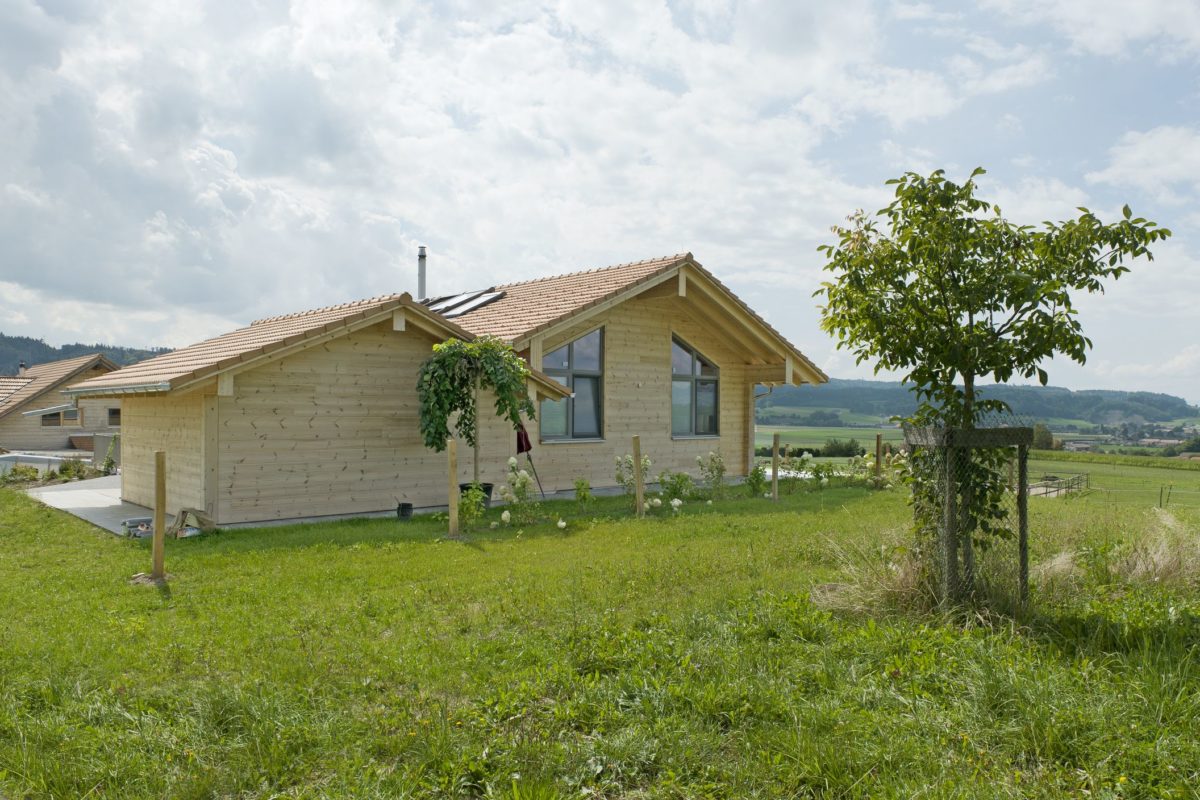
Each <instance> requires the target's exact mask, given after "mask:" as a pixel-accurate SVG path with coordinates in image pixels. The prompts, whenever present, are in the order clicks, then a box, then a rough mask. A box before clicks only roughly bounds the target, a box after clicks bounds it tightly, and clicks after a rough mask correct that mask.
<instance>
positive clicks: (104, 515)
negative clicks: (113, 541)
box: [29, 475, 174, 536]
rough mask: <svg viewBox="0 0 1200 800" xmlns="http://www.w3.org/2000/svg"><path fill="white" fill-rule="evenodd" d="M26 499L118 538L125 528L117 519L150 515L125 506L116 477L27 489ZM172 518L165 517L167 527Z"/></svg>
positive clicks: (141, 508) (149, 511) (128, 504)
mask: <svg viewBox="0 0 1200 800" xmlns="http://www.w3.org/2000/svg"><path fill="white" fill-rule="evenodd" d="M29 496H30V497H32V498H33V499H35V500H38V501H40V502H42V503H45V504H46V505H48V506H50V507H51V508H57V509H60V510H62V511H66V512H67V513H68V514H74V515H75V516H77V517H79V518H80V519H84V520H87V521H88V522H90V523H92V524H93V525H97V526H99V527H101V528H104V530H106V531H111V532H113V533H116V534H119V535H122V536H124V535H125V529H124V528H123V527H121V520H125V519H129V518H130V517H149V516H152V515H153V513H154V512H152V511H151V510H150V509H148V508H146V507H145V506H139V505H135V504H133V503H126V502H125V501H124V500H122V499H121V476H120V475H107V476H105V477H103V478H92V479H91V480H86V481H72V482H71V483H58V484H55V485H53V486H38V487H36V488H34V489H30V490H29ZM173 519H174V517H173V516H172V515H170V514H168V515H167V524H168V525H170V524H171V521H172V520H173Z"/></svg>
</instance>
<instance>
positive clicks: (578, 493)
mask: <svg viewBox="0 0 1200 800" xmlns="http://www.w3.org/2000/svg"><path fill="white" fill-rule="evenodd" d="M595 499H596V498H595V497H593V496H592V485H591V484H590V483H588V479H587V478H576V479H575V505H577V506H579V510H580V511H586V510H587V509H588V507H589V506H591V504H592V503H593V502H594V501H595Z"/></svg>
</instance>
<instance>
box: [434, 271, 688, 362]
mask: <svg viewBox="0 0 1200 800" xmlns="http://www.w3.org/2000/svg"><path fill="white" fill-rule="evenodd" d="M691 259H692V255H691V253H679V254H677V255H673V256H667V257H665V258H652V259H648V260H646V261H635V262H632V263H629V264H618V265H617V266H614V267H601V268H599V269H590V270H584V271H582V272H571V273H568V274H566V275H554V276H552V277H549V278H538V279H536V280H530V281H522V282H520V283H509V284H505V285H503V286H497V287H496V289H495V290H496V291H502V292H504V296H503V297H501V298H499V299H498V300H494V301H492V302H491V303H488V304H487V305H485V306H483V307H481V308H478V309H475V310H474V311H471V312H468V313H466V314H463V315H462V316H458V317H455V318H454V321H455V322H457V323H459V324H460V325H462V326H463V327H464V328H466V329H467V330H469V331H471V332H472V333H474V334H476V335H479V336H483V335H490V336H498V337H499V338H501V339H504V340H505V341H509V342H512V341H516V340H517V339H520V338H522V337H524V336H527V335H529V334H530V333H532V332H534V331H536V330H538V329H540V328H543V327H546V326H548V325H550V324H553V323H554V322H556V321H558V320H560V319H563V318H564V317H568V316H570V315H572V314H576V313H578V312H580V311H582V310H583V309H585V308H587V307H589V306H592V305H596V304H598V303H602V302H604V301H605V300H607V299H608V298H610V297H613V296H615V295H618V294H620V293H621V292H623V291H625V290H626V289H628V288H630V287H632V286H634V285H636V284H639V283H642V282H643V281H645V280H648V279H650V278H652V277H654V276H655V275H657V274H659V273H662V272H666V271H668V270H670V269H673V268H674V267H677V266H679V265H681V264H684V263H687V262H689V261H691Z"/></svg>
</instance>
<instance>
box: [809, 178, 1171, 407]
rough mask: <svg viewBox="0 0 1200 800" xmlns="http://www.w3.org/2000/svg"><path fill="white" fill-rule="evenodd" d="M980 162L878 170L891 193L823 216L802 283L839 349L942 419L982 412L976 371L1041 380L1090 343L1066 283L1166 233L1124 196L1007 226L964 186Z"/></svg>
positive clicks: (1096, 283)
mask: <svg viewBox="0 0 1200 800" xmlns="http://www.w3.org/2000/svg"><path fill="white" fill-rule="evenodd" d="M983 174H985V172H984V170H983V169H982V168H978V169H976V170H974V171H973V172H972V174H971V177H970V178H969V179H968V180H967V181H966V182H965V183H964V184H962V185H959V184H956V183H954V182H953V181H950V180H948V179H947V178H946V177H945V173H944V172H943V171H941V170H938V171H936V172H934V173H932V174H931V175H930V176H928V177H924V176H921V175H918V174H916V173H912V172H908V173H905V174H904V175H902V176H901V177H899V178H893V179H891V180H889V181H888V182H887V184H888V185H891V186H895V199H894V200H893V201H892V203H891V204H890V205H888V206H887V207H886V208H884V209H881V210H880V211H878V212H876V213H875V215H873V217H869V216H867V215H866V214H864V213H863V212H861V211H858V212H855V213H854V214H852V215H851V216H850V217H849V219H848V221H847V225H846V226H844V227H835V228H834V231H833V232H834V234H835V236H836V237H837V243H836V244H834V245H823V246H822V247H821V248H820V251H821V252H822V253H823V254H824V255H825V257H826V264H825V267H824V269H825V270H826V271H827V272H830V273H831V274H832V280H829V281H825V282H824V283H822V284H821V286H820V288H819V289H817V291H816V292H815V293H814V296H815V297H818V298H821V299H823V300H824V304H823V306H822V307H821V327H822V328H823V329H824V330H826V331H827V332H829V333H830V334H832V335H834V336H836V337H837V338H838V347H839V348H844V349H848V350H850V351H851V352H852V353H853V354H854V356H855V359H856V361H857V362H859V363H862V362H873V363H874V365H875V368H876V371H879V370H894V371H898V372H901V373H902V374H903V376H904V379H905V380H907V381H910V382H912V383H914V384H915V385H916V390H917V392H918V395H919V396H921V397H923V398H924V399H926V400H929V401H936V403H937V405H936V406H931V407H930V408H931V409H933V410H934V411H936V413H937V414H938V416H939V418H940V419H941V420H942V421H943V423H944V424H951V425H964V426H970V425H971V424H973V422H974V421H975V420H976V418H977V416H978V415H979V414H981V413H982V412H983V408H982V406H981V405H980V401H978V400H977V399H976V398H975V397H974V385H975V382H976V380H977V379H978V378H982V377H991V378H992V379H994V380H996V381H1006V380H1008V379H1009V378H1011V377H1012V375H1014V374H1021V375H1023V376H1026V377H1032V376H1033V375H1037V377H1038V380H1039V381H1041V382H1042V383H1043V384H1045V383H1046V381H1047V380H1048V378H1049V376H1048V375H1047V374H1046V372H1045V370H1044V369H1042V368H1041V367H1039V366H1038V365H1039V364H1040V362H1042V361H1043V360H1045V359H1047V358H1050V357H1052V356H1053V355H1055V354H1062V355H1066V356H1068V357H1070V358H1071V359H1073V360H1075V361H1078V362H1080V363H1082V362H1083V361H1084V360H1085V358H1086V354H1087V351H1088V350H1089V349H1090V348H1091V342H1090V341H1089V340H1088V339H1087V338H1086V337H1085V336H1084V335H1083V332H1082V329H1081V326H1080V325H1079V322H1078V320H1077V319H1076V317H1075V309H1074V307H1073V304H1072V293H1075V292H1080V291H1084V292H1089V293H1091V292H1098V291H1103V289H1104V282H1105V281H1107V280H1116V279H1118V278H1120V276H1121V275H1123V274H1124V273H1126V272H1128V271H1129V269H1128V267H1127V266H1125V262H1126V261H1128V260H1130V259H1133V258H1138V257H1142V256H1145V257H1146V258H1147V259H1149V258H1151V257H1152V255H1151V253H1150V250H1149V245H1151V244H1153V243H1154V242H1156V241H1161V240H1163V239H1165V238H1167V237H1168V236H1170V235H1171V233H1170V231H1169V230H1167V229H1165V228H1159V227H1158V226H1157V225H1156V224H1155V223H1154V222H1150V221H1147V220H1143V219H1141V218H1134V217H1133V212H1132V210H1130V209H1129V207H1128V206H1125V207H1124V208H1123V209H1122V214H1123V217H1124V218H1123V219H1122V220H1121V221H1119V222H1117V223H1114V224H1111V225H1104V224H1103V223H1101V221H1100V220H1099V219H1098V218H1097V217H1096V216H1095V215H1094V214H1092V212H1090V211H1089V210H1088V209H1086V208H1080V209H1079V211H1080V216H1079V217H1078V218H1077V219H1074V220H1068V221H1064V222H1058V223H1050V222H1047V223H1043V224H1042V225H1041V227H1034V226H1027V225H1021V226H1019V225H1015V224H1013V223H1011V222H1009V221H1008V220H1006V219H1004V218H1003V217H1001V216H1000V215H999V213H998V209H994V207H993V206H992V205H991V204H990V203H988V202H986V201H983V200H980V199H978V198H976V197H975V196H974V191H975V188H976V187H975V183H974V179H975V178H976V177H977V176H979V175H983ZM989 210H992V211H995V212H996V213H994V214H992V215H985V212H988V211H989ZM960 383H961V384H962V385H961V386H959V384H960ZM931 413H932V412H931Z"/></svg>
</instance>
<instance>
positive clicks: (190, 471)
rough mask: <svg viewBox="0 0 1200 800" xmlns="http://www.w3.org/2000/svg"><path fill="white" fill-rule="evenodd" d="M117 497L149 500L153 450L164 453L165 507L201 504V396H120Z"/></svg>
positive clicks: (151, 499) (175, 508)
mask: <svg viewBox="0 0 1200 800" xmlns="http://www.w3.org/2000/svg"><path fill="white" fill-rule="evenodd" d="M121 422H122V426H121V428H122V435H121V497H122V498H123V499H125V500H128V501H129V502H131V503H137V504H139V505H143V506H147V507H150V506H152V505H153V504H154V452H155V451H156V450H165V451H166V453H167V511H168V513H171V514H174V513H175V512H176V511H178V510H179V509H181V508H202V507H203V505H204V483H203V481H204V477H203V475H204V473H203V469H202V467H203V428H204V398H203V397H201V396H200V395H183V396H180V397H174V396H168V397H126V398H124V399H123V400H122V408H121Z"/></svg>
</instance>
